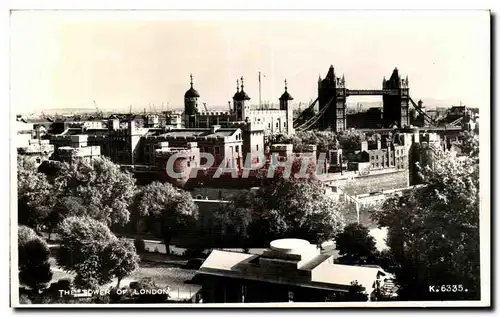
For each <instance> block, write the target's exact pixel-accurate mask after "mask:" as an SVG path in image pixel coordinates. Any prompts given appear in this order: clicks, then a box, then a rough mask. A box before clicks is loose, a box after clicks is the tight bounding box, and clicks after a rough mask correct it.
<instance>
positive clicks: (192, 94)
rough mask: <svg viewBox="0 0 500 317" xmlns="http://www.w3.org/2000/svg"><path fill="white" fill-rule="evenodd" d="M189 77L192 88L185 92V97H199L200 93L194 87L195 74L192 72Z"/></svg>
mask: <svg viewBox="0 0 500 317" xmlns="http://www.w3.org/2000/svg"><path fill="white" fill-rule="evenodd" d="M189 77H190V78H191V80H190V85H191V88H189V90H188V91H186V93H185V94H184V98H199V97H200V94H199V93H198V92H197V91H196V90H195V89H194V88H193V74H190V75H189Z"/></svg>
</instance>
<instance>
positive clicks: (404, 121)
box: [294, 66, 434, 132]
mask: <svg viewBox="0 0 500 317" xmlns="http://www.w3.org/2000/svg"><path fill="white" fill-rule="evenodd" d="M349 96H382V99H383V117H382V126H383V127H384V128H393V127H398V128H405V127H408V126H410V113H409V107H410V104H411V105H412V106H413V107H414V108H415V109H416V110H417V112H418V113H420V114H421V115H423V116H424V117H425V118H426V120H427V121H428V122H434V120H433V119H432V118H430V117H429V116H428V115H427V114H426V113H425V111H423V109H422V105H421V104H420V103H419V104H416V103H415V102H414V101H413V100H412V99H411V97H410V88H409V82H408V77H406V78H402V77H401V76H400V74H399V71H398V69H397V68H394V70H393V72H392V74H391V76H390V78H389V79H387V80H386V79H385V77H384V79H383V80H382V89H347V88H346V82H345V78H344V76H343V75H342V77H341V78H339V77H337V76H336V74H335V70H334V68H333V66H330V68H329V70H328V73H327V75H326V77H325V78H324V79H322V78H321V76H320V77H319V79H318V98H316V100H314V102H313V103H312V104H311V105H310V106H309V107H308V108H307V109H306V110H310V109H313V107H314V106H315V105H316V104H318V110H319V111H318V113H317V114H316V115H315V116H314V117H312V118H310V119H309V120H303V119H302V117H303V113H305V112H306V110H305V111H304V112H303V113H302V114H301V115H300V116H299V117H298V118H297V120H295V121H294V127H295V129H296V130H298V131H301V130H308V129H311V128H317V129H320V130H331V131H334V132H339V131H344V130H346V129H347V128H348V127H347V124H346V107H347V98H348V97H349Z"/></svg>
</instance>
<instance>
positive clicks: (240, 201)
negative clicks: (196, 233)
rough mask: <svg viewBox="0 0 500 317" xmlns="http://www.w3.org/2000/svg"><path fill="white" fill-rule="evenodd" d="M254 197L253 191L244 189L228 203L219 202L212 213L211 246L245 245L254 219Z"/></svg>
mask: <svg viewBox="0 0 500 317" xmlns="http://www.w3.org/2000/svg"><path fill="white" fill-rule="evenodd" d="M254 198H255V193H254V192H252V191H245V192H243V193H241V194H239V195H237V196H235V197H234V200H232V201H231V202H230V203H229V204H227V203H221V204H219V206H218V208H216V209H215V210H214V213H213V217H214V218H213V223H214V228H212V230H213V231H212V234H213V236H212V239H213V241H212V244H213V246H219V245H221V246H222V245H223V246H232V247H246V245H247V243H248V240H249V238H250V232H249V229H250V226H251V224H252V221H253V219H254V214H253V213H254V209H253V208H254V207H255V205H253V203H252V202H254Z"/></svg>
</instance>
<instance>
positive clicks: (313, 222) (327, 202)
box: [257, 179, 344, 244]
mask: <svg viewBox="0 0 500 317" xmlns="http://www.w3.org/2000/svg"><path fill="white" fill-rule="evenodd" d="M327 190H328V189H327V187H326V186H324V185H323V184H322V183H321V182H319V181H315V180H309V179H298V180H295V179H289V180H283V181H281V182H278V183H276V184H273V185H272V186H266V187H264V188H262V189H260V190H259V191H258V193H257V195H258V196H259V197H260V200H261V201H262V202H263V207H264V208H263V210H259V212H258V213H257V214H258V215H260V219H258V220H259V221H260V222H261V225H263V228H266V227H267V229H268V230H269V233H270V235H271V236H274V237H275V238H284V237H287V236H293V237H296V238H302V239H306V240H309V241H310V242H312V243H316V244H320V243H322V242H324V241H327V240H329V239H331V238H333V237H334V236H335V235H336V234H337V233H338V232H339V231H340V230H341V229H342V228H343V227H344V216H343V214H342V208H341V207H340V206H339V205H338V203H337V201H336V199H335V198H334V197H333V196H330V195H329V194H328V192H327Z"/></svg>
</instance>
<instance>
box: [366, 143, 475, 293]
mask: <svg viewBox="0 0 500 317" xmlns="http://www.w3.org/2000/svg"><path fill="white" fill-rule="evenodd" d="M421 172H422V176H423V179H424V180H425V185H424V186H423V187H419V188H415V189H413V190H409V191H407V192H405V193H403V195H402V196H401V197H393V198H391V199H388V200H387V201H386V202H385V203H384V205H383V207H382V208H380V209H379V210H376V211H374V213H373V215H374V219H375V220H377V221H378V223H379V224H380V225H381V226H384V227H387V228H388V245H389V247H390V250H391V253H392V254H393V256H394V259H395V261H396V262H397V263H398V264H399V266H400V269H398V270H396V272H395V273H396V277H397V281H398V283H399V285H400V287H401V289H400V293H399V296H400V299H404V300H406V299H409V300H429V299H433V300H436V299H441V300H446V299H478V298H479V290H480V276H479V271H480V267H479V171H478V164H477V163H476V161H475V160H474V159H473V158H467V159H464V160H455V159H453V158H452V157H451V156H450V155H449V154H448V153H446V152H437V157H436V160H435V164H434V167H433V169H431V168H429V167H426V168H423V169H422V171H421ZM454 284H455V285H456V284H462V285H463V288H464V289H465V288H467V290H468V291H467V292H455V293H453V292H450V293H446V292H440V293H439V294H436V293H432V292H429V286H432V285H454Z"/></svg>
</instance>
